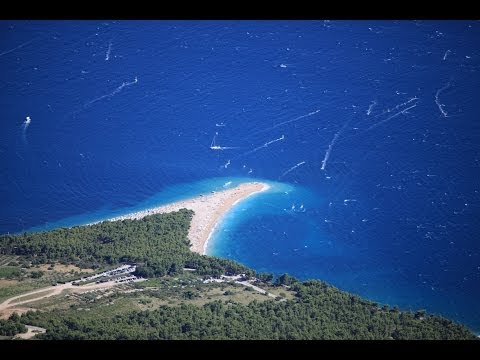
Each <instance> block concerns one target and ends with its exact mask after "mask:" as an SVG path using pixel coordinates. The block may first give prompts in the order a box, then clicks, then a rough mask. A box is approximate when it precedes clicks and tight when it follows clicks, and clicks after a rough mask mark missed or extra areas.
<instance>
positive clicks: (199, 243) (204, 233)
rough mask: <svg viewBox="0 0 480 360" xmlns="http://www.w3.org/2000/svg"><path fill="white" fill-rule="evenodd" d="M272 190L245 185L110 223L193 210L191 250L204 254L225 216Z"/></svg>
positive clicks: (128, 215) (190, 230) (260, 186)
mask: <svg viewBox="0 0 480 360" xmlns="http://www.w3.org/2000/svg"><path fill="white" fill-rule="evenodd" d="M269 188H270V186H269V185H267V184H265V183H259V182H251V183H243V184H240V185H238V186H236V187H234V188H231V189H225V190H221V191H212V193H210V194H208V195H200V196H198V197H195V198H191V199H186V200H182V201H177V202H174V203H171V204H167V205H163V206H158V207H154V208H150V209H146V210H142V211H138V212H134V213H130V214H126V215H122V216H118V217H114V218H112V219H108V221H116V220H124V219H141V218H142V217H144V216H148V215H153V214H160V213H169V212H172V211H178V210H180V209H184V208H185V209H190V210H193V211H194V212H195V214H194V215H193V219H192V223H191V224H190V229H189V232H188V238H189V239H190V242H191V243H192V247H191V250H192V251H195V252H197V253H199V254H205V250H206V248H207V243H208V239H209V238H210V236H211V235H212V233H213V231H214V230H215V226H216V225H217V223H218V222H219V221H220V220H221V218H222V217H223V215H225V213H226V212H227V211H228V210H230V208H232V207H233V206H234V205H236V204H237V203H239V202H240V201H242V200H244V199H246V198H247V197H249V196H251V195H253V194H256V193H259V192H262V191H265V190H268V189H269Z"/></svg>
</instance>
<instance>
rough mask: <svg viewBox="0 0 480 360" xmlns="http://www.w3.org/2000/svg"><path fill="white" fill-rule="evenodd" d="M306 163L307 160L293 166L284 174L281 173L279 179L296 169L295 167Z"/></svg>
mask: <svg viewBox="0 0 480 360" xmlns="http://www.w3.org/2000/svg"><path fill="white" fill-rule="evenodd" d="M305 163H306V162H305V161H302V162H299V163H298V164H297V165H295V166H292V167H291V168H290V169H288V170H287V171H285V172H284V173H283V174H282V175H280V177H279V179H281V178H282V177H284V176H285V175H287V174H288V173H290V172H292V171H293V170H295V169H296V168H298V167H299V166H302V165H303V164H305Z"/></svg>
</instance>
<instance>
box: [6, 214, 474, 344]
mask: <svg viewBox="0 0 480 360" xmlns="http://www.w3.org/2000/svg"><path fill="white" fill-rule="evenodd" d="M191 217H192V211H190V210H180V211H178V212H173V213H169V214H157V215H152V216H148V217H145V218H143V219H141V220H122V221H115V222H103V223H99V224H95V225H91V226H81V227H74V228H71V229H57V230H52V231H48V232H43V233H32V234H19V235H3V236H1V237H0V255H1V256H2V258H4V259H5V261H4V262H5V264H4V265H0V276H2V277H3V278H4V279H5V278H7V277H9V278H10V279H17V280H2V281H8V282H11V281H17V282H18V284H20V283H22V282H30V283H32V282H39V283H45V282H48V281H51V278H52V274H51V272H52V271H53V269H55V268H56V267H58V266H59V265H58V264H59V263H63V264H64V265H65V266H67V265H69V266H70V265H76V266H78V267H81V268H83V269H86V268H94V269H97V270H98V271H100V270H101V269H107V268H111V267H113V266H116V265H119V264H122V263H135V264H136V265H137V268H136V274H137V275H139V276H143V277H146V278H148V280H147V281H144V282H138V283H131V284H121V285H118V286H115V287H114V288H111V289H105V290H104V291H103V292H100V291H97V292H88V293H76V294H75V296H71V295H70V294H66V295H65V294H64V295H61V296H60V295H57V296H54V297H51V298H45V299H42V300H41V301H39V302H35V305H34V308H35V309H37V310H40V311H28V312H26V313H24V314H22V315H20V316H19V315H16V314H15V315H11V316H10V317H9V318H8V320H1V321H0V335H2V336H10V337H11V336H13V335H14V334H15V333H19V332H24V331H26V328H25V326H24V325H34V326H39V327H43V328H45V329H47V331H46V333H43V334H37V335H36V336H35V338H39V339H390V340H392V339H394V340H396V339H475V336H474V334H473V333H472V332H470V331H469V330H468V329H467V328H466V327H464V326H463V325H461V324H457V323H454V322H452V321H450V320H448V319H445V318H443V317H440V316H434V315H429V314H427V313H426V312H424V311H417V312H411V311H400V310H399V309H398V308H397V307H393V308H389V307H388V306H386V305H384V306H381V305H379V304H377V303H374V302H371V301H368V300H365V299H362V298H360V297H358V296H356V295H353V294H350V293H347V292H345V291H341V290H339V289H336V288H335V287H332V286H330V285H328V284H326V283H324V282H322V281H319V280H307V281H303V282H302V281H299V280H298V279H296V278H294V277H292V276H289V275H288V274H278V275H277V276H276V277H275V275H274V274H269V273H262V274H257V273H256V272H255V271H254V270H252V269H249V268H247V267H246V266H244V265H242V264H239V263H236V262H234V261H231V260H226V259H220V258H215V257H211V256H204V255H200V254H197V253H194V252H192V251H190V248H189V246H190V243H189V241H188V239H187V233H188V228H189V224H190V220H191ZM12 261H14V263H12ZM48 264H50V265H48ZM2 269H3V270H2ZM75 269H78V268H75ZM71 271H74V270H73V269H72V270H71ZM75 271H77V270H75ZM89 271H91V270H89ZM76 274H77V277H78V274H79V273H78V272H76ZM224 274H226V275H234V274H242V276H241V277H238V278H236V279H237V280H232V279H231V278H220V277H221V275H224ZM55 276H58V274H57V275H55ZM64 276H66V277H68V278H70V279H74V278H75V274H74V273H67V274H65V275H64ZM212 279H214V280H216V281H218V282H216V281H208V280H212ZM248 279H250V282H247V280H248ZM30 283H29V284H30ZM18 284H17V283H16V285H15V286H18ZM246 285H248V286H246ZM262 292H264V293H262Z"/></svg>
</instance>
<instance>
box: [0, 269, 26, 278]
mask: <svg viewBox="0 0 480 360" xmlns="http://www.w3.org/2000/svg"><path fill="white" fill-rule="evenodd" d="M20 275H22V271H21V269H20V268H19V267H17V266H2V267H0V278H3V279H13V278H17V277H19V276H20Z"/></svg>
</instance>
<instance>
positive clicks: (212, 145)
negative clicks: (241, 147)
mask: <svg viewBox="0 0 480 360" xmlns="http://www.w3.org/2000/svg"><path fill="white" fill-rule="evenodd" d="M217 135H218V132H216V133H215V136H214V137H213V140H212V143H211V144H210V149H212V150H228V149H238V147H236V146H219V145H215V138H216V137H217Z"/></svg>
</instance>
